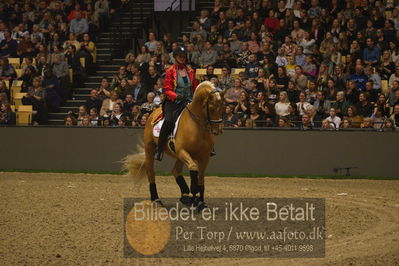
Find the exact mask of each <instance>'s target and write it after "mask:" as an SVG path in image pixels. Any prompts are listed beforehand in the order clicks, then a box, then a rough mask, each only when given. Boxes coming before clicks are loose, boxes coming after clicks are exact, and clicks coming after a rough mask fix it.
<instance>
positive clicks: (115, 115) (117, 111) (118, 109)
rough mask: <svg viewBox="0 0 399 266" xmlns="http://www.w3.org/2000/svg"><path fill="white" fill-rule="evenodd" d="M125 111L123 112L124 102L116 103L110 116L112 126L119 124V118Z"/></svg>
mask: <svg viewBox="0 0 399 266" xmlns="http://www.w3.org/2000/svg"><path fill="white" fill-rule="evenodd" d="M122 116H123V112H122V103H115V104H114V106H113V108H112V112H111V117H110V122H111V124H110V125H111V126H117V125H118V122H119V120H120V119H121V118H122Z"/></svg>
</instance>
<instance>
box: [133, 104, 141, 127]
mask: <svg viewBox="0 0 399 266" xmlns="http://www.w3.org/2000/svg"><path fill="white" fill-rule="evenodd" d="M140 116H141V112H140V106H139V105H134V106H133V107H132V112H131V117H132V126H140Z"/></svg>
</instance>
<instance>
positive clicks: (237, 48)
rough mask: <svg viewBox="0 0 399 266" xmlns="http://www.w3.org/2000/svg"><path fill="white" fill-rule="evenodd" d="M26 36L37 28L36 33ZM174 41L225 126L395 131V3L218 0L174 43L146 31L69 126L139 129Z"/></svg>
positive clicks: (398, 59)
mask: <svg viewBox="0 0 399 266" xmlns="http://www.w3.org/2000/svg"><path fill="white" fill-rule="evenodd" d="M11 2H12V1H11ZM39 10H40V9H39ZM87 10H89V8H87ZM72 11H73V10H72ZM75 11H76V8H75ZM77 13H79V12H78V11H77ZM81 13H82V12H81ZM69 17H70V18H72V17H73V14H72V12H71V13H70V15H69V16H68V18H69ZM78 17H79V16H78ZM43 19H45V16H43ZM75 19H76V18H75ZM40 22H41V21H40ZM42 24H45V23H39V25H38V27H41V25H42ZM61 24H63V23H61ZM70 26H72V23H70ZM76 27H77V28H84V27H79V25H77V26H76ZM60 28H61V31H60V33H59V35H60V37H61V36H62V37H63V38H65V37H66V34H65V32H64V31H65V26H64V27H60ZM40 31H42V30H40ZM40 31H39V33H40ZM78 31H79V30H78ZM46 34H47V33H46V32H44V33H42V35H43V36H44V35H46ZM6 35H7V34H6ZM6 35H5V36H6ZM31 36H40V34H38V31H37V29H36V30H34V29H32V33H31ZM80 37H81V38H84V37H83V35H82V34H81V35H80ZM7 38H8V39H9V38H10V37H7ZM32 38H34V37H32ZM0 39H1V35H0ZM50 43H51V42H50ZM71 43H76V44H77V45H76V46H77V47H78V48H79V45H78V44H79V41H77V40H76V36H75V35H72V37H70V38H69V42H68V43H67V44H66V46H65V43H64V46H65V47H60V48H61V49H66V50H67V51H68V50H71V51H70V52H71V53H72V54H74V53H76V51H74V50H73V47H72V48H71V46H69V48H68V45H70V44H71ZM0 46H1V44H0ZM177 46H184V47H185V48H186V50H187V62H188V64H189V65H190V66H191V67H192V68H194V69H197V71H198V69H206V73H205V74H204V75H199V76H198V78H199V79H200V80H201V81H202V80H210V81H211V82H213V83H214V84H215V86H216V87H217V88H219V89H220V90H225V91H226V93H225V102H226V107H225V114H224V121H225V126H226V127H249V128H253V127H283V128H288V127H296V128H300V129H304V130H306V129H313V128H322V129H338V128H378V129H383V130H386V131H390V130H395V128H397V127H399V3H398V1H397V0H384V1H381V0H342V1H340V0H328V1H327V0H296V1H295V0H280V1H277V0H262V1H260V0H258V1H256V0H241V1H240V0H232V1H224V0H215V2H214V7H213V9H211V10H201V12H200V16H199V17H198V20H197V21H195V22H194V23H193V25H192V31H191V32H190V33H189V34H183V36H182V38H181V41H180V42H177V41H176V40H172V39H171V37H170V34H168V33H165V34H163V35H162V36H156V34H155V33H153V32H151V33H150V34H149V36H148V41H147V42H145V43H144V44H143V46H142V47H141V48H140V51H139V52H138V53H137V54H135V53H134V52H132V53H129V54H127V55H126V63H125V64H124V65H121V66H120V68H119V71H118V74H117V75H115V76H114V77H112V78H107V77H104V78H103V79H102V82H101V86H100V87H99V88H93V90H92V91H91V97H90V99H88V100H87V102H86V104H85V105H84V106H81V107H80V110H79V114H77V115H76V116H74V115H73V114H70V115H68V117H67V118H66V119H65V124H66V125H83V126H88V125H96V126H97V125H103V126H142V125H145V123H146V121H147V118H148V115H149V114H150V113H151V111H152V110H153V109H154V108H155V107H157V106H159V105H160V104H161V103H162V100H163V97H164V96H163V94H162V87H163V84H162V83H163V77H164V74H165V71H166V69H168V68H169V67H170V66H171V65H172V64H173V63H174V59H173V56H172V51H173V49H174V48H176V47H177ZM75 48H76V47H75ZM37 49H38V51H40V45H39V47H38V48H37ZM6 50H7V49H6ZM27 52H29V51H27ZM37 54H39V55H40V54H41V53H40V52H37ZM37 54H36V55H37ZM60 57H61V56H60ZM66 57H68V56H67V54H65V56H64V58H66ZM38 59H39V60H38V61H39V62H41V60H40V58H38ZM68 63H69V60H68ZM42 64H45V62H43V63H42ZM60 68H61V67H60ZM235 69H241V70H242V71H240V72H239V73H234V74H233V71H232V70H235ZM216 70H218V71H219V70H220V72H218V71H216ZM10 72H12V71H10ZM53 72H54V71H53ZM31 87H32V86H31ZM31 93H32V94H33V95H36V94H37V93H36V92H35V91H34V90H33V91H32V92H31ZM38 97H40V94H39V95H38ZM4 108H6V107H4ZM2 109H3V107H2Z"/></svg>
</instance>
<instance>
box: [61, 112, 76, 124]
mask: <svg viewBox="0 0 399 266" xmlns="http://www.w3.org/2000/svg"><path fill="white" fill-rule="evenodd" d="M64 125H65V126H76V125H77V121H76V118H75V117H74V116H72V115H68V116H67V117H65V118H64Z"/></svg>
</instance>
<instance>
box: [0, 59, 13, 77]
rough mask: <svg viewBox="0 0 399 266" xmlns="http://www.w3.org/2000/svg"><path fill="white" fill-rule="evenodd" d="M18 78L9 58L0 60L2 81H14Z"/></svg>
mask: <svg viewBox="0 0 399 266" xmlns="http://www.w3.org/2000/svg"><path fill="white" fill-rule="evenodd" d="M16 77H17V74H16V71H15V68H14V66H13V65H11V64H10V63H9V61H8V58H7V57H3V58H2V59H0V79H2V80H13V79H15V78H16Z"/></svg>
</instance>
